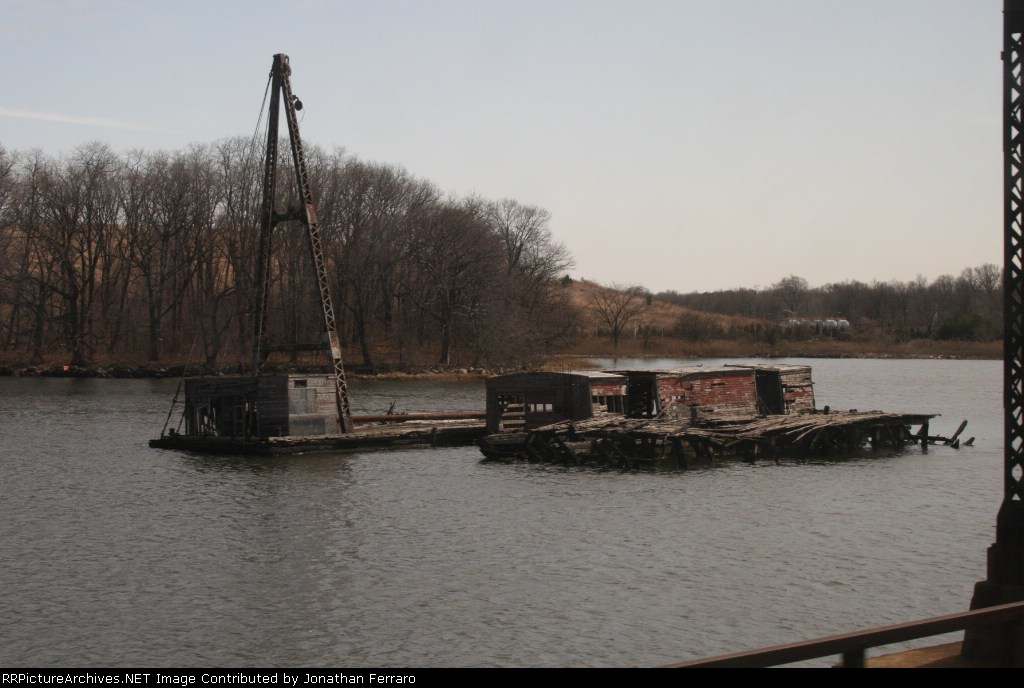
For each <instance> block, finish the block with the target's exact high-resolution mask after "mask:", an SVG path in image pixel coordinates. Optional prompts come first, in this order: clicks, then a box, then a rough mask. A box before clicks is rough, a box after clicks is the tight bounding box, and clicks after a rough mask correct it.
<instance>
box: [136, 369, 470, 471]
mask: <svg viewBox="0 0 1024 688" xmlns="http://www.w3.org/2000/svg"><path fill="white" fill-rule="evenodd" d="M184 384H185V400H184V410H183V412H182V416H181V422H180V423H179V426H178V427H177V428H173V429H171V430H170V431H165V432H163V433H161V435H160V437H158V438H156V439H153V440H150V442H149V446H151V447H158V448H161V449H181V450H185V451H193V452H200V453H207V454H249V455H280V454H298V453H306V452H315V451H341V450H365V449H387V448H395V447H414V446H428V447H440V446H466V445H472V444H475V443H476V441H477V440H478V439H480V438H481V437H483V435H484V434H485V433H486V428H485V425H484V419H483V416H484V414H483V413H480V412H464V413H436V414H426V413H418V414H394V415H387V416H353V417H352V418H351V420H352V424H353V426H354V427H353V428H352V429H351V430H350V431H349V432H342V431H341V428H340V427H339V423H338V414H337V407H336V405H335V396H334V395H335V387H334V378H333V377H332V376H330V375H262V376H260V377H197V378H189V379H187V380H185V383H184Z"/></svg>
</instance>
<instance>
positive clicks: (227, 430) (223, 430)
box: [184, 375, 339, 439]
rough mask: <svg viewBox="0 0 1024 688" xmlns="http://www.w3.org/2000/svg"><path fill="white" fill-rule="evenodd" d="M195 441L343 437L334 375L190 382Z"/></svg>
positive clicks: (190, 432)
mask: <svg viewBox="0 0 1024 688" xmlns="http://www.w3.org/2000/svg"><path fill="white" fill-rule="evenodd" d="M184 434H185V435H186V436H193V437H229V438H238V439H241V438H266V437H286V436H289V435H291V436H303V437H318V436H327V435H337V434H339V430H338V410H337V405H336V402H335V399H334V379H333V378H332V377H330V376H329V375H266V376H261V377H259V378H252V377H196V378H189V379H187V380H185V432H184Z"/></svg>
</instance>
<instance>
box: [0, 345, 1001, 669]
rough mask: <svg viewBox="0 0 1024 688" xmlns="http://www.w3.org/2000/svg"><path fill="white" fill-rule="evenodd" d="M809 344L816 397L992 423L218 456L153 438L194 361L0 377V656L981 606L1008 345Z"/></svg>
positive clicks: (671, 635) (660, 630)
mask: <svg viewBox="0 0 1024 688" xmlns="http://www.w3.org/2000/svg"><path fill="white" fill-rule="evenodd" d="M788 362H804V363H809V364H811V365H813V366H814V378H815V383H816V395H817V403H818V406H819V407H821V406H824V405H825V404H829V405H830V406H832V408H834V409H847V408H858V409H860V410H869V409H884V410H891V411H907V412H921V413H940V414H942V417H941V418H938V419H936V420H935V421H933V423H932V431H933V432H937V433H941V434H947V435H948V434H950V433H952V432H953V430H955V428H956V426H957V424H958V423H959V422H960V421H961V420H962V419H965V418H966V419H968V420H969V421H970V425H969V426H968V428H967V431H966V433H965V436H971V435H973V436H976V437H977V439H976V441H975V445H976V446H974V447H973V448H963V449H960V450H959V451H956V450H953V449H950V448H946V447H936V448H933V449H931V450H930V451H929V452H928V453H927V454H923V453H922V452H921V450H920V449H919V448H912V449H909V450H907V451H905V452H904V453H902V454H900V455H890V454H886V453H878V454H872V453H871V452H870V450H865V451H864V453H863V455H862V456H859V457H854V458H850V459H845V460H833V461H826V460H819V461H813V462H804V463H801V462H796V461H792V462H783V463H782V464H781V465H776V464H774V463H770V464H767V463H766V464H757V465H747V464H743V463H723V464H720V465H716V466H713V467H709V468H702V469H691V470H688V471H686V470H676V469H672V470H657V471H640V472H620V471H598V470H590V469H578V468H562V467H552V466H542V465H527V464H488V463H483V462H481V456H480V454H479V453H478V451H477V450H476V449H475V448H471V447H470V448H460V449H454V450H452V449H444V450H442V449H436V450H428V449H425V450H403V451H390V452H367V453H362V454H334V455H316V456H298V457H291V458H284V459H248V460H246V459H238V458H216V457H208V456H193V455H188V454H184V453H177V452H169V451H159V450H154V449H150V448H148V447H147V445H146V441H147V440H148V439H149V438H150V437H153V436H155V435H157V434H159V431H160V427H161V426H162V424H163V421H164V417H165V416H166V414H167V410H168V406H169V403H170V398H171V396H172V394H173V391H174V387H175V384H176V383H175V382H174V381H151V380H140V381H135V380H59V379H19V378H0V437H2V442H3V445H2V446H3V448H4V452H3V455H2V457H0V485H2V489H3V499H2V501H0V552H2V553H3V558H4V565H3V566H2V567H0V638H2V639H3V642H2V643H0V665H4V666H26V667H28V666H35V665H42V666H69V665H80V666H99V665H114V666H128V665H146V666H167V665H178V666H195V665H219V666H297V665H306V666H347V667H357V666H371V665H373V666H387V667H397V666H466V665H472V666H553V665H554V666H557V665H569V666H635V665H641V666H643V665H657V664H661V663H667V662H672V661H680V660H683V659H688V658H694V657H700V656H706V655H711V654H718V653H723V652H730V651H734V650H738V649H743V648H754V647H759V646H763V645H769V644H776V643H781V642H788V641H794V640H801V639H807V638H811V637H815V636H820V635H826V634H832V633H839V632H845V631H851V630H855V629H859V628H867V627H871V626H876V625H882V624H890V623H897V622H901V621H909V620H912V619H917V618H923V617H927V616H932V615H937V614H946V613H951V612H956V611H962V610H964V609H966V608H967V606H968V604H969V602H970V598H971V592H972V588H973V585H974V583H975V582H976V581H978V580H981V579H983V578H984V577H985V568H984V562H985V550H986V548H987V547H988V546H989V545H990V544H991V542H992V540H993V538H994V535H995V533H994V525H995V516H996V511H997V509H998V506H999V501H1000V495H1001V478H1000V475H1001V474H1000V465H1001V461H1002V435H1001V422H1002V420H1001V418H1002V416H1001V414H1002V408H1001V391H1000V384H1001V378H1000V376H1001V368H1002V364H1001V363H1000V362H998V361H889V360H882V361H876V360H814V361H788ZM607 363H610V362H607ZM682 363H689V362H681V361H622V360H620V361H618V362H617V364H616V365H618V366H620V367H628V366H636V367H640V366H649V367H670V366H675V365H680V364H682ZM705 363H707V364H709V365H710V364H713V363H716V361H706V362H705ZM351 387H352V391H353V394H354V410H355V412H357V413H368V412H379V411H382V410H384V409H386V408H387V406H388V404H389V403H390V402H391V401H393V400H395V401H397V402H398V406H399V408H400V409H402V410H407V411H416V410H431V409H438V408H448V409H477V408H482V405H483V383H481V382H479V381H475V382H471V383H445V384H438V383H429V382H418V383H391V382H387V383H385V382H377V383H367V382H359V381H356V382H354V383H353V384H352V385H351ZM918 644H921V643H918ZM826 663H828V662H826Z"/></svg>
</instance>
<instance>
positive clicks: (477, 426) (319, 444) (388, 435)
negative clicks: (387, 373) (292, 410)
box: [149, 420, 486, 456]
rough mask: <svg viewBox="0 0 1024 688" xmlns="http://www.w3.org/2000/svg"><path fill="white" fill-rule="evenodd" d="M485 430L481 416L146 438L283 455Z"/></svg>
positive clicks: (436, 439) (461, 442)
mask: <svg viewBox="0 0 1024 688" xmlns="http://www.w3.org/2000/svg"><path fill="white" fill-rule="evenodd" d="M484 434H486V428H485V427H484V422H483V420H466V421H456V422H444V423H415V422H408V423H404V424H402V425H401V426H395V425H388V426H363V427H358V428H356V430H355V432H352V433H349V434H346V435H330V436H323V435H318V436H308V437H304V436H285V437H264V438H249V439H242V438H234V437H217V436H212V435H211V436H201V435H178V434H174V435H164V436H163V437H159V438H157V439H153V440H150V441H149V446H151V447H156V448H159V449H176V450H181V451H188V452H195V453H200V454H231V455H243V456H245V455H248V456H282V455H288V454H305V453H311V452H338V451H366V450H373V449H396V448H403V447H461V446H472V445H474V444H476V443H477V441H478V440H479V439H480V438H481V437H483V436H484Z"/></svg>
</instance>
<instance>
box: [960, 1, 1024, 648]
mask: <svg viewBox="0 0 1024 688" xmlns="http://www.w3.org/2000/svg"><path fill="white" fill-rule="evenodd" d="M1002 61H1003V265H1004V267H1003V280H1004V282H1003V329H1004V332H1003V406H1004V423H1003V428H1004V437H1003V439H1004V445H1003V501H1002V504H1001V506H1000V508H999V514H998V515H997V517H996V541H995V543H994V544H993V545H992V546H991V547H989V550H988V566H987V569H988V578H987V579H986V580H984V581H981V582H979V583H978V584H977V585H976V586H975V588H974V597H973V599H972V600H971V608H972V609H978V608H981V607H989V606H992V605H997V604H1001V603H1005V602H1011V601H1015V600H1024V110H1022V105H1024V0H1004V2H1003V50H1002ZM963 654H964V655H965V656H968V657H972V658H976V659H989V660H995V661H999V662H1001V663H1004V664H1007V665H1016V666H1021V665H1022V664H1024V639H1022V638H1021V637H1020V636H1019V635H1016V634H1015V635H1013V636H1009V635H1007V634H1005V633H1001V632H1000V631H999V629H994V628H981V629H973V630H970V631H968V633H967V634H966V636H965V638H964V647H963Z"/></svg>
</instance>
